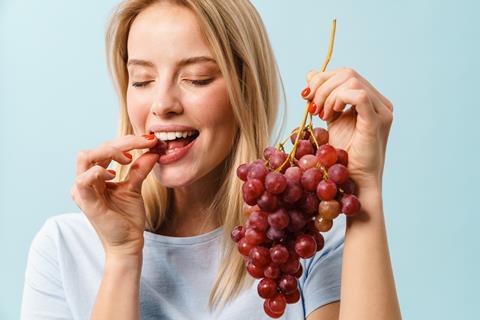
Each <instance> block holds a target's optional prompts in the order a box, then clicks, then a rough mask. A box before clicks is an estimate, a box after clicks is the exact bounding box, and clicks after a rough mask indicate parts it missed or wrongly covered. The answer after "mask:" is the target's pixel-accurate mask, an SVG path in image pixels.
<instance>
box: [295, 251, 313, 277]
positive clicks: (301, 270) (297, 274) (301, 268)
mask: <svg viewBox="0 0 480 320" xmlns="http://www.w3.org/2000/svg"><path fill="white" fill-rule="evenodd" d="M317 251H318V249H317ZM302 274H303V267H302V264H300V268H298V270H297V272H295V274H294V275H293V276H294V277H295V278H297V279H300V277H301V276H302Z"/></svg>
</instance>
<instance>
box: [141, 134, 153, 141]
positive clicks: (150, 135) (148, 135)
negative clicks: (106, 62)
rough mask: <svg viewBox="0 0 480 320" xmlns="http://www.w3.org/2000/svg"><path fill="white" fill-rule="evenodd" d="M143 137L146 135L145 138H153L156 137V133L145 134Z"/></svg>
mask: <svg viewBox="0 0 480 320" xmlns="http://www.w3.org/2000/svg"><path fill="white" fill-rule="evenodd" d="M142 137H144V138H145V139H147V140H153V139H155V135H154V134H144V135H143V136H142Z"/></svg>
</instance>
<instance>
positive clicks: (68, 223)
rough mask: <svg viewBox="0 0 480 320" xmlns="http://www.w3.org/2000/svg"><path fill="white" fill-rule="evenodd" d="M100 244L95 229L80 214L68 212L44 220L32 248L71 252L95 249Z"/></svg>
mask: <svg viewBox="0 0 480 320" xmlns="http://www.w3.org/2000/svg"><path fill="white" fill-rule="evenodd" d="M99 244H101V243H100V241H99V239H98V236H97V235H96V232H95V229H94V228H93V226H92V225H91V224H90V222H89V220H88V219H87V217H86V216H85V215H84V214H83V213H81V212H68V213H62V214H58V215H54V216H51V217H48V218H46V219H45V221H44V223H43V225H42V226H41V227H40V229H39V230H38V231H37V233H36V234H35V236H34V238H33V241H32V247H33V248H36V249H39V250H41V251H43V250H49V251H51V250H54V251H56V252H57V253H58V252H59V251H65V250H68V251H71V250H73V249H79V248H95V247H98V245H99Z"/></svg>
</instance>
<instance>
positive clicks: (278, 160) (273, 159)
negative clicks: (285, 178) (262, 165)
mask: <svg viewBox="0 0 480 320" xmlns="http://www.w3.org/2000/svg"><path fill="white" fill-rule="evenodd" d="M287 157H288V156H287V154H286V153H285V152H283V151H280V150H275V152H273V154H272V155H271V156H270V159H269V163H270V167H271V168H272V169H273V170H275V169H277V168H278V167H280V166H281V165H282V164H283V163H284V162H285V160H287ZM289 166H290V163H289V162H288V161H287V163H285V165H284V166H283V169H282V172H285V170H286V169H287V168H288V167H289Z"/></svg>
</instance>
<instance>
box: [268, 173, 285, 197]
mask: <svg viewBox="0 0 480 320" xmlns="http://www.w3.org/2000/svg"><path fill="white" fill-rule="evenodd" d="M286 188H287V179H286V178H285V176H284V175H283V174H281V173H279V172H275V171H272V172H270V173H268V174H267V176H266V177H265V189H267V191H268V192H270V193H273V194H279V193H282V192H283V191H285V189H286Z"/></svg>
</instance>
